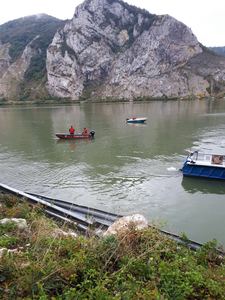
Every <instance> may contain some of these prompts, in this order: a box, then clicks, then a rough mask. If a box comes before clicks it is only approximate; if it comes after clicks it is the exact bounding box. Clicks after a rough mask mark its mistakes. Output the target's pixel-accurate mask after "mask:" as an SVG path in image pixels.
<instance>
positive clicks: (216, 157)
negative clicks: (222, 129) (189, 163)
mask: <svg viewBox="0 0 225 300" xmlns="http://www.w3.org/2000/svg"><path fill="white" fill-rule="evenodd" d="M211 163H212V164H216V165H222V164H223V156H222V155H212V160H211Z"/></svg>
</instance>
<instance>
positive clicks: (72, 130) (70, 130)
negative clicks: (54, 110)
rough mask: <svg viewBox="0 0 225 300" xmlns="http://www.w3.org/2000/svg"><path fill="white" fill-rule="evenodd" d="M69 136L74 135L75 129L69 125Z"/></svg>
mask: <svg viewBox="0 0 225 300" xmlns="http://www.w3.org/2000/svg"><path fill="white" fill-rule="evenodd" d="M69 132H70V134H74V132H75V129H74V128H73V126H72V125H71V127H70V129H69Z"/></svg>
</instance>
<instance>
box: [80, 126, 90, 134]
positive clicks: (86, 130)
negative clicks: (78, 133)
mask: <svg viewBox="0 0 225 300" xmlns="http://www.w3.org/2000/svg"><path fill="white" fill-rule="evenodd" d="M88 134H89V133H88V129H87V128H86V127H84V129H83V131H82V135H88Z"/></svg>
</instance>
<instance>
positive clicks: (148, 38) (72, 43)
mask: <svg viewBox="0 0 225 300" xmlns="http://www.w3.org/2000/svg"><path fill="white" fill-rule="evenodd" d="M195 58H196V59H195ZM205 59H207V60H208V61H209V65H207V61H206V60H205ZM47 76H48V90H49V93H50V94H51V95H54V96H57V97H68V98H71V99H74V100H78V99H85V98H91V99H95V98H103V99H107V98H115V99H139V98H140V99H141V98H145V97H147V98H174V97H185V98H189V97H193V96H195V97H205V96H209V95H210V94H213V95H215V94H218V93H220V94H221V93H222V94H223V91H224V89H225V85H224V84H225V60H224V59H223V58H222V57H220V58H218V57H217V55H215V54H213V53H211V52H210V51H208V50H207V49H205V48H204V47H203V46H202V45H200V44H199V42H198V41H197V39H196V37H195V36H194V35H193V33H192V32H191V30H190V29H189V28H188V27H187V26H185V25H184V24H183V23H181V22H178V21H177V20H175V19H174V18H172V17H170V16H168V15H162V16H156V15H152V14H150V13H148V12H147V11H145V10H141V9H138V8H136V7H133V6H130V5H128V4H126V3H125V2H123V1H120V0H86V1H84V2H83V4H81V5H80V6H78V7H77V8H76V11H75V14H74V17H73V19H72V20H71V21H69V22H67V23H66V25H65V27H64V28H63V29H61V30H59V31H58V32H57V34H56V35H55V36H54V39H53V41H52V43H51V45H50V46H49V48H48V51H47Z"/></svg>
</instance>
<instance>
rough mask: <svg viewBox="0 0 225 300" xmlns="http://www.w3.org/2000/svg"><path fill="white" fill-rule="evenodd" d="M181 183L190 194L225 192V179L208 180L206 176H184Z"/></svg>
mask: <svg viewBox="0 0 225 300" xmlns="http://www.w3.org/2000/svg"><path fill="white" fill-rule="evenodd" d="M181 185H182V187H183V188H184V190H185V191H186V192H188V193H190V194H195V193H202V194H218V195H221V194H225V184H224V181H219V180H208V179H205V178H192V177H183V180H182V182H181Z"/></svg>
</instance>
